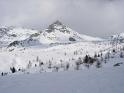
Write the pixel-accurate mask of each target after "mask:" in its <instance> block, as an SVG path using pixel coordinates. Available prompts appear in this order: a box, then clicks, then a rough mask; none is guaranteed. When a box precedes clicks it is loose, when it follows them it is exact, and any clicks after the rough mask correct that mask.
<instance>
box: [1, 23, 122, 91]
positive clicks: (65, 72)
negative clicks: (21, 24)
mask: <svg viewBox="0 0 124 93" xmlns="http://www.w3.org/2000/svg"><path fill="white" fill-rule="evenodd" d="M0 34H1V35H0V73H1V76H0V93H34V92H37V93H83V92H84V93H123V92H124V80H123V77H124V74H123V71H124V43H123V39H124V38H123V36H124V34H123V33H121V34H120V35H115V36H113V38H114V40H110V39H109V40H107V39H106V40H104V39H101V38H98V37H91V36H87V35H83V34H79V33H77V32H75V31H73V30H72V29H70V28H69V27H67V26H65V25H63V24H62V23H61V22H59V21H56V22H54V23H53V24H51V25H50V26H49V27H48V28H47V29H45V30H43V31H42V32H41V31H38V30H32V29H25V28H15V27H8V28H0ZM70 38H71V40H70ZM119 40H120V41H119ZM14 41H18V42H17V43H19V44H16V45H12V46H9V45H11V44H12V43H13V42H14ZM113 50H115V52H113ZM95 54H100V55H101V54H102V56H100V57H96V58H95V57H94V55H95ZM86 55H88V56H89V57H90V58H91V59H92V58H94V59H93V60H94V61H92V62H94V63H92V64H91V63H88V65H89V64H90V65H89V67H87V66H86V65H87V63H85V62H84V57H85V56H86ZM120 55H122V57H121V56H120ZM78 61H81V63H80V66H79V69H76V67H77V65H76V63H77V62H78ZM98 62H100V67H98ZM68 64H69V68H68V69H67V68H66V67H67V65H68ZM12 67H14V68H15V69H16V70H17V71H16V73H12V72H11V70H10V68H12ZM98 68H99V69H98ZM45 72H47V73H45ZM49 72H52V73H49ZM57 72H58V73H57Z"/></svg>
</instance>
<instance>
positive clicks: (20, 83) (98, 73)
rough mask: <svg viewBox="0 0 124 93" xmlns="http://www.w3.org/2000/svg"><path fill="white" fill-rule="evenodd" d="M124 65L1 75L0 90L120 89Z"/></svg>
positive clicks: (87, 92)
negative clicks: (73, 70) (72, 70)
mask: <svg viewBox="0 0 124 93" xmlns="http://www.w3.org/2000/svg"><path fill="white" fill-rule="evenodd" d="M123 72H124V65H121V66H120V67H115V68H101V69H89V70H88V69H87V70H82V71H75V72H71V71H70V72H59V73H57V72H54V73H41V74H39V73H38V74H29V75H27V74H25V75H11V76H5V77H0V93H34V92H36V93H83V92H84V93H123V92H124V78H123V77H124V74H123Z"/></svg>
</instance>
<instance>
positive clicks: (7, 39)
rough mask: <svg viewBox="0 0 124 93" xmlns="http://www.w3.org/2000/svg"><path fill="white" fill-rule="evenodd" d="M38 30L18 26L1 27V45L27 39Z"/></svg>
mask: <svg viewBox="0 0 124 93" xmlns="http://www.w3.org/2000/svg"><path fill="white" fill-rule="evenodd" d="M37 32H38V31H37V30H31V29H25V28H17V27H4V28H0V47H2V46H8V45H9V44H10V43H12V42H14V41H20V40H25V39H27V38H29V37H30V36H31V35H32V34H35V33H37Z"/></svg>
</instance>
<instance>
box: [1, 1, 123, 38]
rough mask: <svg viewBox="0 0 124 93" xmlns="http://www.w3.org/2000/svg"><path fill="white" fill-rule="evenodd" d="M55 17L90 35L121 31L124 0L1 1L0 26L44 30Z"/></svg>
mask: <svg viewBox="0 0 124 93" xmlns="http://www.w3.org/2000/svg"><path fill="white" fill-rule="evenodd" d="M56 20H60V21H62V22H63V23H64V24H66V25H67V26H69V27H70V28H72V29H73V30H75V31H77V32H79V33H82V34H87V35H92V36H106V35H107V36H109V35H111V34H115V33H120V32H124V31H123V30H124V0H0V26H4V25H5V26H11V25H12V26H21V27H27V28H35V29H45V28H46V27H47V26H48V25H49V24H51V23H53V22H54V21H56Z"/></svg>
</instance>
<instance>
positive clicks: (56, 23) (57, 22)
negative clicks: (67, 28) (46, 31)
mask: <svg viewBox="0 0 124 93" xmlns="http://www.w3.org/2000/svg"><path fill="white" fill-rule="evenodd" d="M53 24H54V25H63V24H62V22H61V21H59V20H57V21H55V22H54V23H53Z"/></svg>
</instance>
